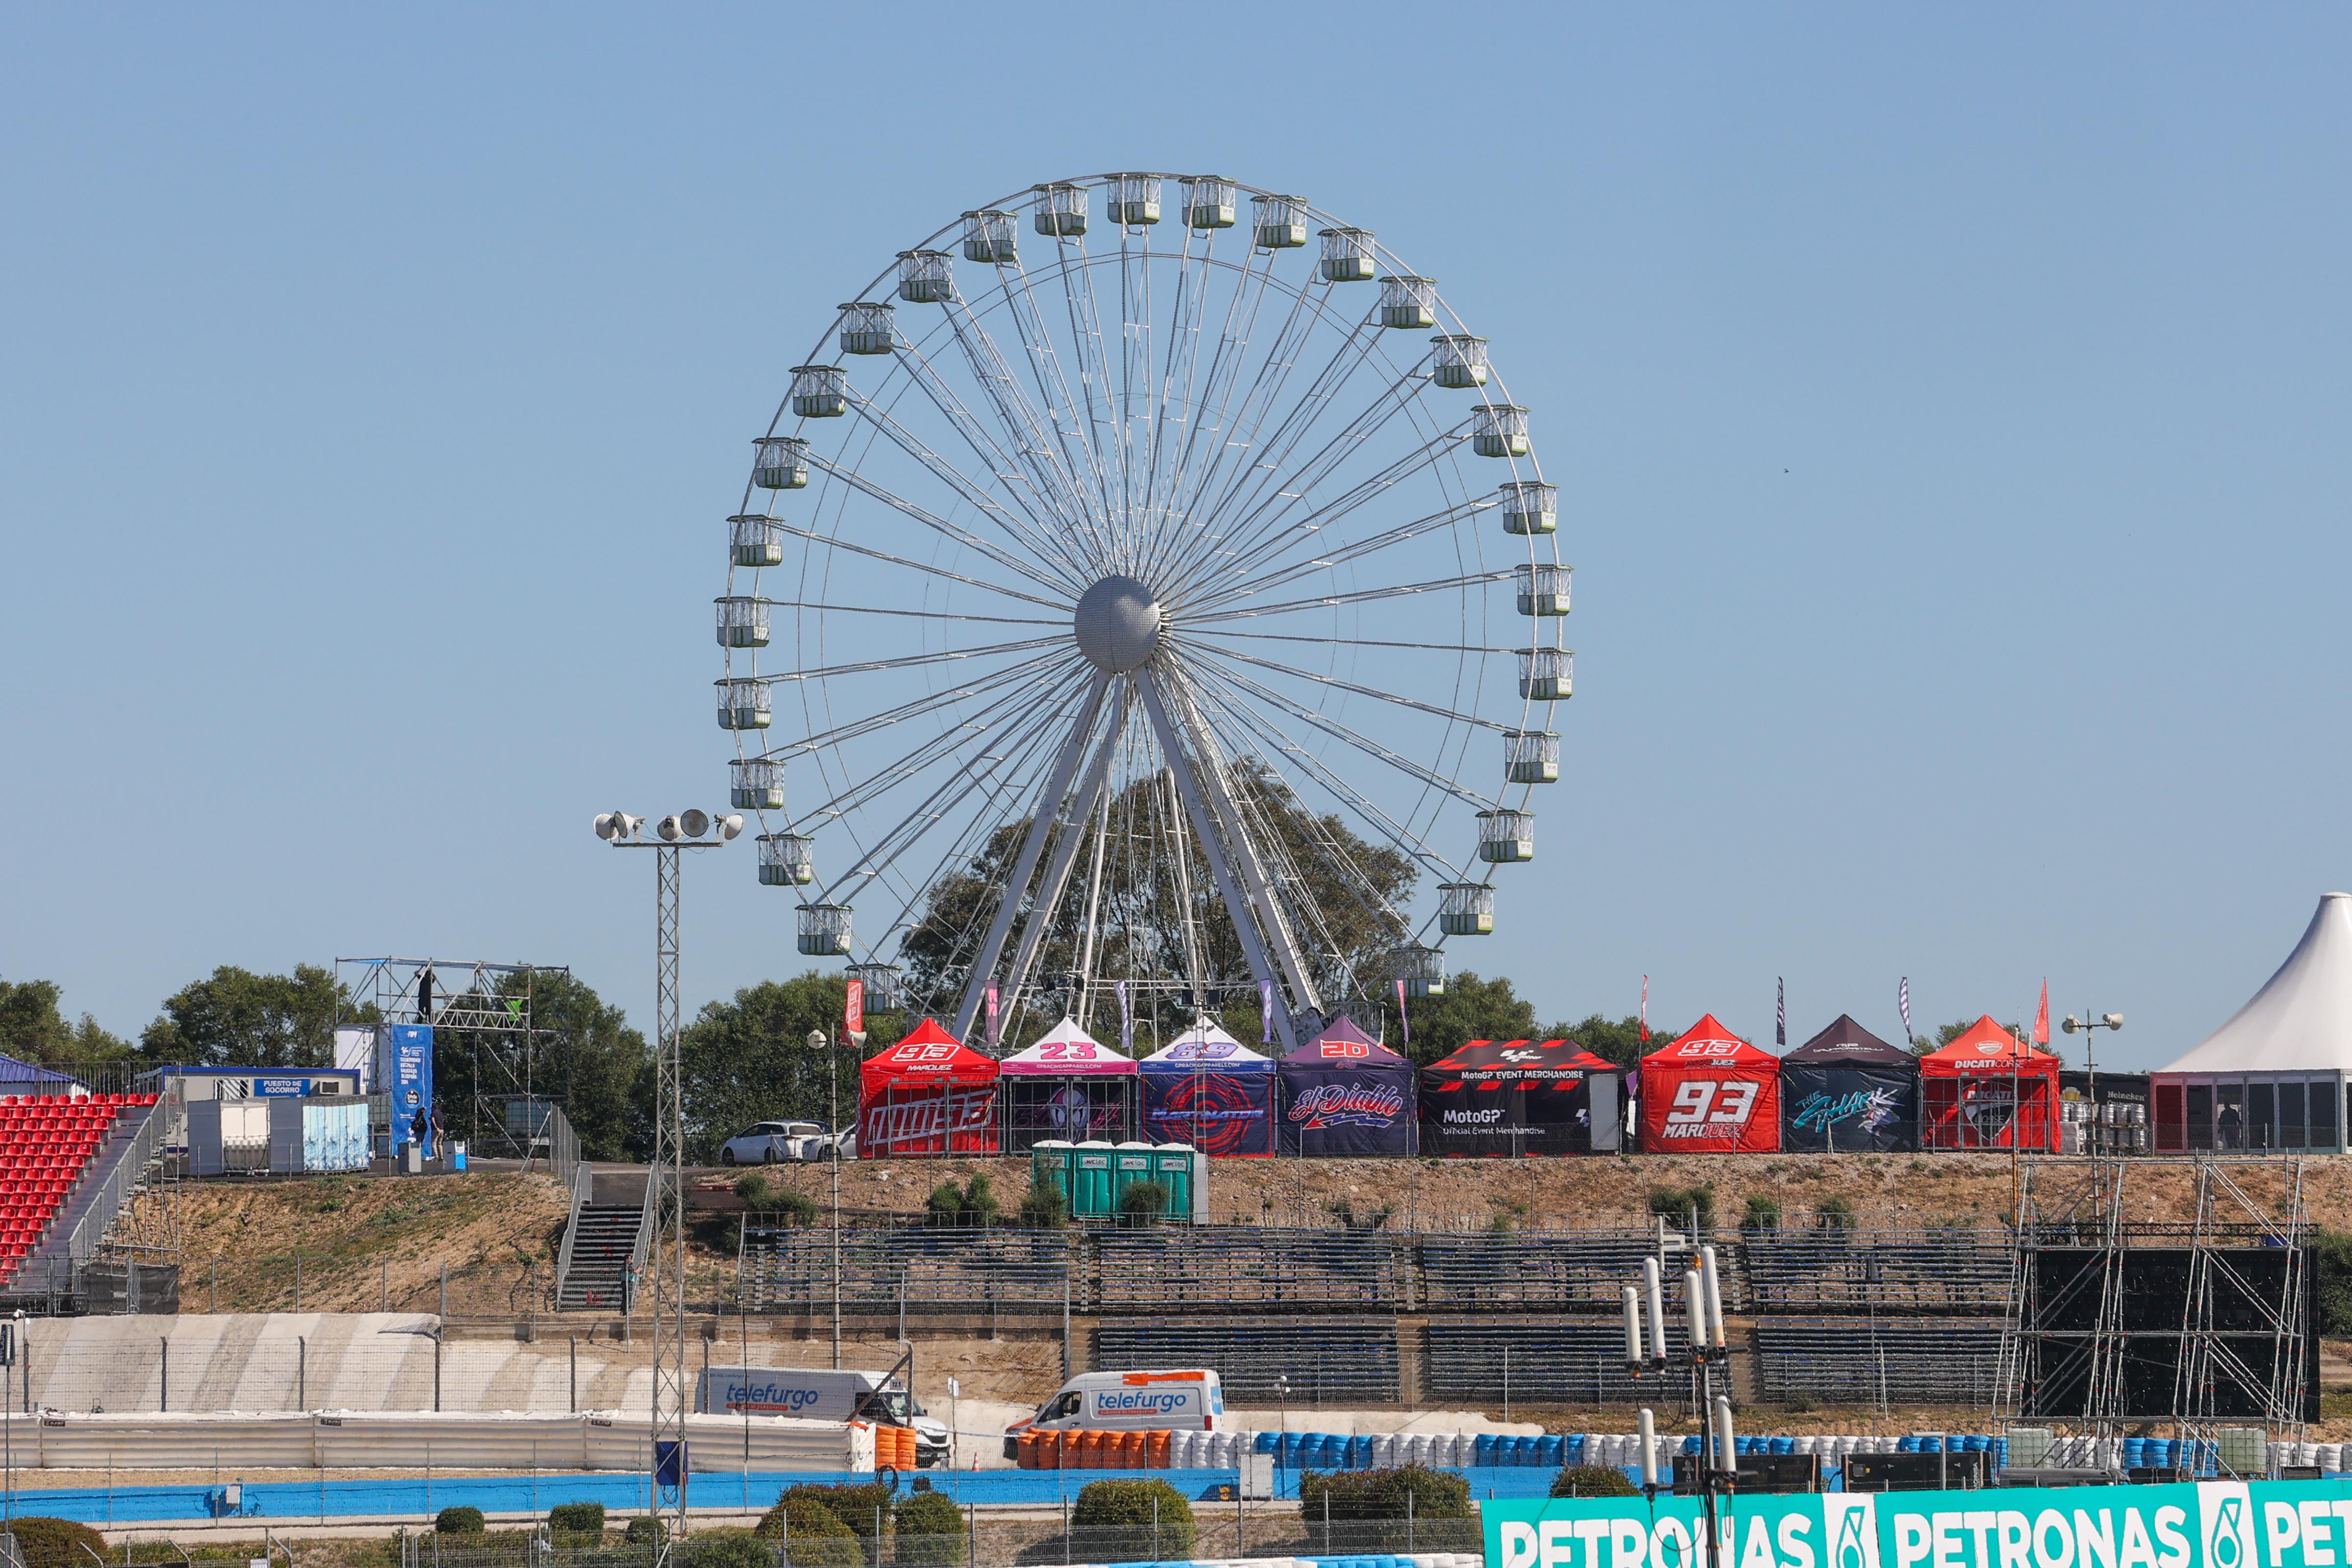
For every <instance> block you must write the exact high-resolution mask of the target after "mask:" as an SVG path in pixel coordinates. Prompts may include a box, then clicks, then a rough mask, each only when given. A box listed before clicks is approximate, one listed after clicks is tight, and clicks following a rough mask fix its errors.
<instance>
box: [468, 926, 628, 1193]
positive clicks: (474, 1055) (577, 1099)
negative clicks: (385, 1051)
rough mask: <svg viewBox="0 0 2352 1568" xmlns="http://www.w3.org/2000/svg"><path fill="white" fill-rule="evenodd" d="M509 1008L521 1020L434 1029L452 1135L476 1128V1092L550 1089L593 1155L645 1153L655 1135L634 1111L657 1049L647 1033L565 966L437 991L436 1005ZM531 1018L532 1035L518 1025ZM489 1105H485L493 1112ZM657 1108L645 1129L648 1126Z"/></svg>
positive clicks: (507, 1011) (487, 1009) (603, 1157)
mask: <svg viewBox="0 0 2352 1568" xmlns="http://www.w3.org/2000/svg"><path fill="white" fill-rule="evenodd" d="M450 1008H457V1009H459V1010H462V1011H466V1012H474V1013H491V1014H502V1015H504V1016H507V1017H509V1019H511V1020H512V1022H513V1024H514V1025H515V1027H513V1028H509V1029H472V1028H465V1027H458V1026H450V1025H446V1024H443V1025H437V1026H435V1028H434V1031H433V1097H434V1099H435V1100H436V1101H437V1102H438V1103H439V1106H440V1110H441V1122H442V1125H443V1126H444V1127H446V1128H447V1129H448V1130H449V1132H450V1136H452V1137H457V1138H463V1137H467V1136H468V1135H478V1129H476V1128H475V1125H474V1102H475V1096H476V1094H477V1092H478V1093H479V1094H480V1095H481V1096H482V1097H483V1098H484V1099H485V1100H489V1099H495V1098H496V1097H499V1096H502V1095H517V1094H526V1093H527V1094H534V1095H545V1096H547V1097H548V1098H550V1099H551V1100H555V1101H556V1102H557V1103H558V1104H560V1105H562V1107H563V1115H564V1119H565V1120H566V1121H570V1122H571V1123H572V1131H574V1132H575V1133H577V1134H578V1135H579V1138H580V1150H581V1152H582V1153H583V1154H585V1155H586V1156H587V1157H588V1158H590V1159H592V1160H618V1159H623V1158H625V1157H628V1156H631V1155H643V1154H644V1153H645V1152H646V1149H647V1148H648V1146H649V1144H650V1140H649V1138H646V1137H645V1136H643V1135H641V1130H640V1129H639V1128H638V1127H637V1126H636V1125H635V1119H634V1118H633V1116H632V1114H631V1110H632V1107H631V1098H630V1097H631V1093H632V1091H633V1090H634V1089H635V1085H636V1079H637V1074H638V1071H639V1069H640V1068H647V1067H648V1066H649V1064H650V1063H651V1062H652V1059H653V1058H652V1055H651V1053H650V1052H648V1051H647V1049H646V1037H645V1036H644V1034H643V1033H642V1032H640V1031H638V1030H636V1029H633V1028H631V1027H629V1024H628V1016H627V1015H626V1014H625V1013H624V1012H623V1011H622V1010H621V1009H620V1008H618V1007H615V1006H614V1005H612V1004H610V1003H608V1002H606V1001H605V1000H604V998H602V997H600V996H598V995H597V994H596V993H595V990H594V989H593V987H591V986H590V985H589V984H588V983H587V982H586V981H584V980H582V979H581V978H580V977H579V976H577V975H574V974H569V973H564V972H563V971H562V970H553V969H532V970H521V971H518V972H515V973H508V974H501V975H499V976H498V978H497V981H496V984H495V985H494V987H493V989H492V990H491V991H490V992H489V993H488V994H472V993H464V992H460V993H457V994H443V995H439V996H436V1001H435V1010H436V1013H439V1012H442V1011H444V1010H446V1009H450ZM525 1022H528V1023H529V1025H530V1035H529V1037H525V1036H524V1034H523V1033H522V1030H521V1027H520V1026H522V1025H523V1024H524V1023H525ZM486 1114H488V1112H486ZM650 1130H651V1118H650V1116H648V1117H647V1118H646V1126H645V1128H644V1129H643V1130H642V1131H645V1132H649V1131H650Z"/></svg>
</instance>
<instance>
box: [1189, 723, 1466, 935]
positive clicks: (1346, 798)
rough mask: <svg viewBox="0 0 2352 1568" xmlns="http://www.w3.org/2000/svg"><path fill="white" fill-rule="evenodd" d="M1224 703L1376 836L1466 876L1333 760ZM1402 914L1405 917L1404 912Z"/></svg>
mask: <svg viewBox="0 0 2352 1568" xmlns="http://www.w3.org/2000/svg"><path fill="white" fill-rule="evenodd" d="M1221 706H1223V707H1224V708H1225V709H1226V710H1229V711H1234V712H1236V715H1237V716H1236V717H1235V719H1234V723H1235V726H1236V727H1237V728H1247V729H1249V730H1250V731H1253V732H1255V733H1256V734H1258V735H1259V736H1260V737H1261V738H1264V739H1265V740H1266V741H1267V742H1268V743H1269V744H1271V745H1273V746H1275V747H1276V749H1277V750H1279V751H1281V752H1283V754H1284V755H1286V756H1288V757H1290V758H1291V759H1292V760H1293V761H1294V762H1296V763H1298V764H1299V766H1300V767H1301V768H1302V769H1303V770H1304V771H1306V772H1307V773H1311V774H1313V775H1314V777H1315V779H1316V781H1317V782H1318V783H1319V784H1322V785H1323V787H1324V788H1325V789H1327V790H1328V791H1329V792H1330V793H1331V795H1332V796H1333V798H1334V799H1336V800H1338V801H1339V803H1340V805H1343V806H1345V807H1346V808H1347V810H1348V811H1349V814H1350V815H1351V816H1355V817H1356V818H1357V820H1359V821H1360V822H1362V823H1363V824H1364V825H1365V826H1367V827H1369V828H1370V829H1371V831H1372V832H1373V834H1374V835H1375V836H1377V837H1381V838H1384V839H1386V840H1388V841H1389V842H1390V843H1391V845H1393V846H1395V847H1397V848H1399V849H1401V850H1402V851H1403V852H1404V853H1405V854H1406V855H1408V856H1410V857H1411V858H1413V859H1415V860H1418V861H1420V862H1421V863H1422V864H1423V866H1424V867H1426V868H1429V869H1430V870H1433V871H1436V872H1439V873H1441V874H1442V875H1443V876H1444V878H1446V879H1449V880H1454V881H1459V880H1460V879H1462V878H1463V876H1464V873H1463V871H1462V870H1461V868H1458V867H1456V866H1455V865H1454V862H1453V861H1451V860H1449V859H1447V858H1445V857H1444V855H1443V854H1441V853H1439V852H1438V851H1437V850H1436V849H1434V848H1433V847H1431V846H1430V845H1429V843H1428V841H1427V840H1425V839H1424V838H1423V837H1422V836H1421V835H1420V834H1418V833H1416V832H1414V831H1413V830H1412V827H1410V826H1407V825H1406V824H1404V823H1402V822H1400V821H1398V820H1397V818H1396V816H1395V815H1394V814H1393V813H1391V812H1390V811H1389V810H1388V809H1387V808H1386V807H1384V806H1382V805H1380V804H1379V803H1378V802H1376V801H1374V800H1373V799H1372V798H1371V797H1370V796H1369V795H1365V794H1364V793H1363V791H1361V790H1360V789H1358V788H1357V787H1356V786H1355V784H1353V783H1351V782H1350V781H1349V779H1348V778H1347V777H1346V775H1344V774H1343V773H1339V771H1338V770H1337V769H1335V768H1333V767H1332V766H1331V765H1330V764H1329V763H1326V762H1324V761H1323V760H1322V759H1321V758H1319V757H1318V756H1316V755H1315V754H1314V753H1313V752H1309V751H1307V749H1306V748H1305V747H1303V746H1300V745H1298V744H1297V742H1293V741H1291V740H1290V739H1288V738H1287V737H1286V736H1284V735H1283V734H1282V732H1281V731H1279V730H1277V729H1275V728H1274V727H1272V726H1270V725H1265V724H1264V723H1261V722H1260V721H1257V719H1256V716H1255V713H1254V712H1252V711H1251V710H1249V708H1248V705H1247V704H1245V703H1242V704H1234V703H1226V704H1222V705H1221ZM1399 918H1400V920H1402V916H1400V917H1399ZM1405 923H1408V924H1409V923H1410V922H1405Z"/></svg>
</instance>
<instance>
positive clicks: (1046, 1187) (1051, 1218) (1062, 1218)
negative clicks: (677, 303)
mask: <svg viewBox="0 0 2352 1568" xmlns="http://www.w3.org/2000/svg"><path fill="white" fill-rule="evenodd" d="M1021 1223H1022V1224H1023V1225H1025V1226H1034V1228H1036V1229H1038V1230H1059V1229H1061V1228H1062V1227H1063V1226H1066V1225H1068V1224H1069V1223H1070V1194H1067V1193H1066V1192H1064V1191H1063V1190H1062V1189H1061V1188H1060V1187H1058V1186H1055V1185H1053V1184H1049V1183H1045V1182H1034V1183H1032V1184H1030V1187H1029V1195H1028V1196H1027V1197H1025V1198H1023V1199H1022V1200H1021Z"/></svg>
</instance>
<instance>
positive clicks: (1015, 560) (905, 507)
mask: <svg viewBox="0 0 2352 1568" xmlns="http://www.w3.org/2000/svg"><path fill="white" fill-rule="evenodd" d="M856 406H857V407H858V408H860V409H861V410H863V409H866V408H869V407H870V405H866V404H864V403H860V404H858V405H856ZM871 417H872V418H873V420H874V423H875V424H876V426H877V427H878V428H881V429H883V430H885V431H897V430H898V426H897V424H896V422H895V421H893V420H891V419H890V418H889V417H888V416H885V415H879V414H878V413H877V414H876V415H873V416H871ZM908 440H909V441H912V437H908ZM913 445H914V446H916V447H920V446H921V443H920V442H913ZM925 449H926V450H928V448H925ZM909 455H910V456H911V455H912V454H911V453H910V454H909ZM917 461H921V459H920V458H918V459H917ZM809 463H810V465H811V466H812V467H814V468H822V469H824V471H825V472H826V473H828V474H831V475H832V476H833V477H834V478H835V479H839V480H840V481H841V482H842V483H843V484H845V485H846V486H848V487H849V488H850V489H854V490H856V492H857V493H858V494H860V495H862V496H865V497H866V498H868V499H869V500H877V501H880V502H881V503H882V504H883V505H884V506H887V507H888V508H889V509H890V510H893V511H895V512H898V513H900V514H901V515H903V516H905V517H908V518H911V519H913V520H914V521H917V522H919V523H921V524H922V525H923V526H924V527H926V528H928V529H929V530H930V531H932V532H934V533H937V534H939V535H940V537H941V538H943V539H950V540H953V541H954V542H956V543H958V544H961V545H962V546H963V547H964V548H965V549H967V550H970V551H971V552H974V553H975V554H979V555H984V556H986V557H987V558H988V559H989V560H991V561H993V562H995V563H997V564H998V565H999V566H1002V567H1003V568H1004V569H1005V570H1006V571H1008V572H1017V573H1019V574H1021V575H1022V576H1024V577H1026V578H1027V579H1029V581H1031V582H1032V583H1034V584H1037V585H1038V586H1039V587H1041V588H1047V589H1053V590H1055V591H1057V592H1061V593H1075V592H1076V591H1077V590H1078V584H1076V583H1075V582H1074V581H1072V580H1071V579H1070V578H1069V577H1068V576H1067V575H1066V573H1067V569H1066V567H1064V568H1062V571H1063V574H1062V575H1056V574H1055V572H1052V571H1048V570H1045V569H1044V568H1041V567H1038V566H1034V565H1032V564H1031V563H1028V562H1026V561H1024V560H1022V559H1020V558H1019V557H1018V556H1015V555H1013V554H1011V553H1010V552H1006V551H1003V550H999V549H998V548H997V547H996V546H994V545H992V544H991V543H989V542H987V541H985V540H983V539H982V538H981V537H980V536H979V535H978V534H976V533H973V532H972V531H971V530H969V529H965V528H959V527H957V526H956V525H955V524H954V523H951V522H950V521H948V520H947V519H945V518H943V517H940V516H939V515H938V514H937V513H935V512H931V511H929V510H925V509H924V508H922V507H919V506H917V505H916V504H915V503H914V502H913V501H910V500H906V499H905V498H904V497H902V496H898V495H894V494H892V493H891V492H890V491H889V490H887V489H884V488H883V487H882V486H881V485H879V484H877V483H876V482H875V481H874V480H872V479H867V478H866V476H865V475H863V474H861V473H859V472H858V471H857V470H856V469H855V468H847V467H845V466H843V465H841V464H838V463H835V462H833V461H831V460H830V459H828V458H820V457H817V456H815V455H814V454H811V455H810V457H809ZM1054 564H1055V566H1056V567H1061V566H1062V563H1061V562H1060V561H1058V560H1055V563H1054Z"/></svg>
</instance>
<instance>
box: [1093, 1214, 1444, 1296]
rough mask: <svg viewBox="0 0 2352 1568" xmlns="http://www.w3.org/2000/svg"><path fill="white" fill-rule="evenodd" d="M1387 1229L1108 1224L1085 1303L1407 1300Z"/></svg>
mask: <svg viewBox="0 0 2352 1568" xmlns="http://www.w3.org/2000/svg"><path fill="white" fill-rule="evenodd" d="M1398 1251H1399V1247H1398V1245H1397V1240H1396V1238H1395V1237H1389V1236H1385V1235H1382V1234H1380V1233H1378V1232H1375V1231H1366V1230H1305V1229H1295V1230H1293V1229H1267V1228H1265V1227H1263V1226H1191V1227H1189V1228H1185V1229H1176V1228H1172V1227H1171V1228H1162V1229H1156V1230H1129V1231H1106V1232H1104V1233H1102V1234H1101V1235H1100V1236H1099V1237H1097V1240H1096V1242H1095V1246H1094V1248H1093V1252H1094V1259H1093V1263H1094V1267H1093V1269H1092V1279H1091V1281H1090V1283H1091V1287H1092V1288H1091V1289H1090V1290H1089V1291H1088V1292H1087V1306H1088V1307H1089V1308H1091V1310H1095V1311H1098V1312H1120V1311H1134V1310H1160V1311H1165V1310H1169V1309H1171V1308H1175V1307H1181V1306H1183V1305H1185V1304H1187V1303H1189V1302H1199V1301H1216V1302H1222V1303H1231V1304H1234V1305H1236V1306H1241V1307H1245V1308H1253V1309H1256V1310H1281V1309H1284V1308H1298V1307H1304V1308H1309V1309H1318V1310H1319V1309H1324V1308H1329V1307H1379V1308H1385V1309H1389V1310H1394V1309H1396V1308H1398V1307H1401V1306H1402V1305H1403V1304H1404V1303H1405V1301H1406V1300H1407V1299H1408V1298H1407V1294H1406V1292H1407V1290H1408V1289H1409V1281H1408V1280H1407V1279H1405V1278H1404V1275H1405V1274H1406V1272H1407V1271H1406V1270H1405V1269H1404V1268H1400V1267H1399V1259H1398V1258H1397V1253H1398Z"/></svg>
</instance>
